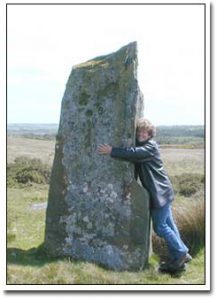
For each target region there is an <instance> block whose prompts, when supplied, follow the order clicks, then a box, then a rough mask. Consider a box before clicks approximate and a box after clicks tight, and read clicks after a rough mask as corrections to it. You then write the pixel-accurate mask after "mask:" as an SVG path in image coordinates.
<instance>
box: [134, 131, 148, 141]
mask: <svg viewBox="0 0 217 300" xmlns="http://www.w3.org/2000/svg"><path fill="white" fill-rule="evenodd" d="M136 138H137V140H138V141H139V142H145V141H146V140H148V139H149V138H150V135H149V133H148V131H147V130H145V129H138V130H137V132H136Z"/></svg>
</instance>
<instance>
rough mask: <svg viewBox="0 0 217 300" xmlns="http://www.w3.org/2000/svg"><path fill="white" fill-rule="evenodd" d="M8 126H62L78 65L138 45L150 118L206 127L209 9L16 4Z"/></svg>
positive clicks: (10, 18) (10, 36) (10, 27)
mask: <svg viewBox="0 0 217 300" xmlns="http://www.w3.org/2000/svg"><path fill="white" fill-rule="evenodd" d="M7 22H8V23H7V121H8V123H58V122H59V118H60V109H61V101H62V98H63V94H64V91H65V86H66V82H67V80H68V77H69V75H70V72H71V69H72V66H73V65H76V64H79V63H81V62H85V61H87V60H89V59H91V58H94V57H96V56H101V55H105V54H108V53H110V52H114V51H116V50H118V49H120V48H121V47H123V46H125V45H127V44H128V43H130V42H132V41H137V43H138V62H139V66H138V81H139V86H140V89H141V90H142V93H143V95H144V101H145V117H147V118H148V119H150V121H152V122H153V123H154V124H155V125H202V124H204V6H203V5H91V6H90V5H9V6H8V12H7Z"/></svg>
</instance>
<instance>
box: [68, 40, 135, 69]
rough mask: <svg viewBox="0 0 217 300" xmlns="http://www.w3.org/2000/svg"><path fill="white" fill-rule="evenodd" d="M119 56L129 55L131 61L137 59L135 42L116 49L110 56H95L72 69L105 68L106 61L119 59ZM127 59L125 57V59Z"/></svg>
mask: <svg viewBox="0 0 217 300" xmlns="http://www.w3.org/2000/svg"><path fill="white" fill-rule="evenodd" d="M119 55H126V56H127V55H129V56H130V58H131V60H132V59H136V57H137V42H136V41H134V42H131V43H129V44H127V45H125V46H123V47H121V48H120V49H118V50H117V51H115V52H112V53H110V54H107V55H103V56H97V57H95V58H93V59H91V60H88V61H86V62H83V63H81V64H78V65H75V66H74V67H73V69H79V68H86V67H87V68H89V67H95V66H99V65H100V66H102V67H107V66H108V64H107V61H108V60H110V59H111V58H114V57H117V58H118V57H119ZM125 58H126V59H127V57H125Z"/></svg>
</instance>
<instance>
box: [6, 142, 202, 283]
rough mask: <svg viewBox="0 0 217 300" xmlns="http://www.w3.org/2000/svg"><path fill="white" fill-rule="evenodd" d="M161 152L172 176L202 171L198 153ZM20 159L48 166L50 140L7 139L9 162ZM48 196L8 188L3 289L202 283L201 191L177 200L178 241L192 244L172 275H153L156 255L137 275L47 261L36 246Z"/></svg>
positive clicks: (42, 190)
mask: <svg viewBox="0 0 217 300" xmlns="http://www.w3.org/2000/svg"><path fill="white" fill-rule="evenodd" d="M161 152H162V158H163V160H164V162H165V166H166V169H167V171H168V173H169V175H171V176H176V175H178V176H181V175H182V174H184V173H190V174H194V173H195V174H203V172H204V152H203V149H202V148H200V149H195V148H194V149H181V148H179V149H176V148H165V147H163V148H162V151H161ZM23 155H25V156H27V157H30V158H33V157H34V158H35V157H36V158H40V159H43V160H44V161H45V162H47V163H49V164H50V165H51V164H52V159H53V155H54V141H46V140H31V139H25V138H9V139H8V162H12V161H13V160H14V159H15V158H16V157H17V156H23ZM47 196H48V185H42V184H40V185H36V184H35V185H34V184H33V185H32V186H29V187H24V188H17V187H11V188H8V197H7V198H8V199H7V200H8V201H7V222H8V224H7V229H8V234H7V247H8V250H7V262H8V268H7V284H144V285H148V284H166V285H169V284H201V285H203V284H204V281H205V278H204V248H203V241H202V242H201V241H200V244H198V239H199V238H201V237H200V232H199V229H200V227H201V226H203V225H204V224H201V220H202V223H204V222H203V216H202V217H200V214H201V215H203V212H204V209H203V200H204V199H203V198H204V194H203V189H200V190H198V191H197V193H195V194H194V195H192V196H191V197H185V196H183V195H181V194H177V195H176V201H175V204H174V212H175V216H176V219H177V223H178V226H179V228H180V230H181V233H182V235H183V237H185V239H186V242H188V243H190V244H191V245H190V246H191V247H192V252H193V253H192V254H193V256H194V259H193V261H192V262H191V263H190V264H189V266H188V268H187V270H186V272H184V273H180V274H177V275H174V276H171V275H168V274H160V273H159V272H158V270H157V267H158V262H159V257H158V256H157V255H156V254H155V253H153V255H152V256H151V258H150V262H149V267H148V268H147V269H146V270H144V271H141V272H114V271H109V270H106V269H104V268H102V267H99V266H97V265H95V264H92V263H87V262H81V261H73V260H71V259H66V258H65V259H59V260H54V259H49V258H48V257H46V256H45V255H44V253H43V249H42V247H41V245H42V243H43V240H44V229H45V211H46V202H47ZM183 215H185V218H183ZM199 217H200V221H199ZM201 230H202V229H201ZM201 239H202V240H203V237H202V238H201ZM194 243H195V245H193V244H194ZM153 246H154V247H158V250H159V249H160V247H161V246H162V242H161V241H160V240H158V239H156V238H153ZM162 247H163V246H162Z"/></svg>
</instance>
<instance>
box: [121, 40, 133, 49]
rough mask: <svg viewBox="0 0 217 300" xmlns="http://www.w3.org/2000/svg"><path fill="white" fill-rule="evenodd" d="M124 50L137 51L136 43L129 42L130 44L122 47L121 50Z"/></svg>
mask: <svg viewBox="0 0 217 300" xmlns="http://www.w3.org/2000/svg"><path fill="white" fill-rule="evenodd" d="M124 48H129V49H135V50H137V41H134V42H131V43H129V44H127V45H126V46H123V47H122V48H121V49H124ZM121 49H120V50H121Z"/></svg>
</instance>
